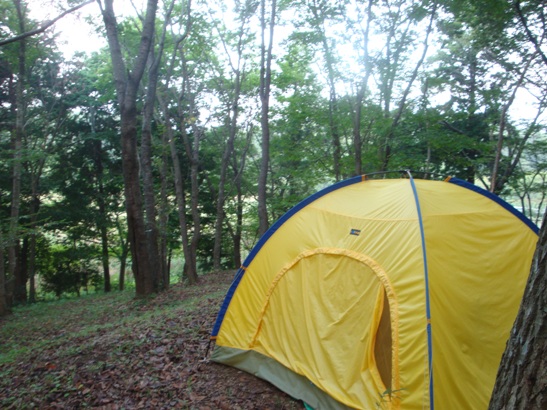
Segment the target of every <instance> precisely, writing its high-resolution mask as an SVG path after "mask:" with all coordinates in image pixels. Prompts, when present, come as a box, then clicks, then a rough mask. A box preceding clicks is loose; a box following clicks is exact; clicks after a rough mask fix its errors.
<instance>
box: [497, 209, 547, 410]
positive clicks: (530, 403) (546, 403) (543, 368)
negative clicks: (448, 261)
mask: <svg viewBox="0 0 547 410" xmlns="http://www.w3.org/2000/svg"><path fill="white" fill-rule="evenodd" d="M545 306H547V212H546V213H545V216H544V218H543V224H542V229H541V232H540V238H539V241H538V245H537V248H536V253H535V255H534V259H533V262H532V267H531V270H530V277H529V278H528V284H527V286H526V290H525V291H524V297H523V299H522V303H521V305H520V309H519V313H518V314H517V318H516V320H515V323H514V325H513V328H512V330H511V333H510V336H509V341H508V342H507V346H506V348H505V353H504V354H503V356H502V359H501V365H500V367H499V369H498V374H497V377H496V383H495V385H494V390H493V392H492V398H491V400H490V406H489V409H490V410H528V409H546V408H547V310H546V309H545Z"/></svg>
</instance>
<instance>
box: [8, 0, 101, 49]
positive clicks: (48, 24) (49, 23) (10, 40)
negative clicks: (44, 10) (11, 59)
mask: <svg viewBox="0 0 547 410" xmlns="http://www.w3.org/2000/svg"><path fill="white" fill-rule="evenodd" d="M94 2H95V0H88V1H86V2H85V3H82V4H80V5H78V6H74V7H72V8H70V9H68V10H66V11H64V12H62V13H61V14H59V15H58V16H57V17H55V18H54V19H53V20H48V21H46V22H44V23H43V24H42V25H41V26H40V27H38V28H37V29H34V30H31V31H27V32H26V33H23V34H19V35H18V36H15V37H10V38H7V39H5V40H0V46H5V45H6V44H10V43H15V42H16V41H21V40H23V39H25V38H27V37H31V36H34V35H35V34H40V33H43V32H44V31H46V30H47V29H48V28H50V27H51V26H53V25H54V24H55V23H56V22H57V21H59V20H60V19H62V18H63V17H64V16H66V15H67V14H70V13H72V12H74V11H76V10H78V9H81V8H82V7H84V6H87V5H88V4H91V3H94Z"/></svg>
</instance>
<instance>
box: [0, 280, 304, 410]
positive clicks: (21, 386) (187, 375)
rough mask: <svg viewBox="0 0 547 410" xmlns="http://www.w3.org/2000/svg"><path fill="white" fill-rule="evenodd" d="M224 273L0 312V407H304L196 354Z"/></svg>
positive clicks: (204, 342) (202, 350) (202, 351)
mask: <svg viewBox="0 0 547 410" xmlns="http://www.w3.org/2000/svg"><path fill="white" fill-rule="evenodd" d="M233 275H234V271H224V272H219V273H213V274H208V275H204V276H202V277H201V281H200V284H198V285H195V286H184V285H181V284H178V285H175V286H173V287H172V288H171V289H170V290H169V291H167V292H163V293H161V294H159V295H157V296H156V297H154V298H149V299H134V298H133V293H132V292H130V291H129V292H127V291H126V292H112V293H110V294H99V295H90V296H84V297H81V298H78V299H71V300H66V299H65V300H61V301H55V302H43V303H39V304H36V305H32V306H25V307H20V308H17V309H16V310H15V311H14V314H12V315H11V316H8V317H7V318H4V319H1V320H0V408H2V409H29V408H36V409H83V408H95V409H112V410H115V409H200V410H207V409H301V408H303V405H302V404H301V403H299V402H297V401H295V400H293V399H292V398H290V397H289V396H287V395H285V394H284V393H282V392H281V391H279V390H277V389H276V388H275V387H273V386H272V385H270V384H269V383H266V382H264V381H262V380H260V379H257V378H255V377H254V376H251V375H249V374H247V373H245V372H241V371H239V370H237V369H234V368H231V367H226V366H223V365H220V364H216V363H213V362H211V361H209V360H207V359H206V358H205V355H206V354H207V347H208V344H209V333H210V331H211V329H212V326H213V323H214V320H215V318H216V314H217V312H218V309H219V306H220V303H221V301H222V299H223V297H224V294H225V292H226V290H227V289H228V286H229V284H230V282H231V280H232V278H233ZM209 354H210V352H209Z"/></svg>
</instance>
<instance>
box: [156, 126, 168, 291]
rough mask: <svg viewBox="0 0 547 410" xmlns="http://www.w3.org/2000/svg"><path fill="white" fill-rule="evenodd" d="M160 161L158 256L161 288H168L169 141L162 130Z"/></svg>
mask: <svg viewBox="0 0 547 410" xmlns="http://www.w3.org/2000/svg"><path fill="white" fill-rule="evenodd" d="M162 145H163V150H162V161H161V167H160V175H161V185H160V209H159V220H158V222H159V226H158V230H159V235H160V236H159V256H160V260H161V261H162V270H161V272H160V276H161V280H160V284H161V285H162V289H163V290H167V289H168V288H169V254H168V251H167V247H168V241H167V231H168V223H169V199H168V192H167V179H168V175H169V166H168V164H169V154H168V149H169V142H168V141H167V133H166V132H164V133H163V135H162Z"/></svg>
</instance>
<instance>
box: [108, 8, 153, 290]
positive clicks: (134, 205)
mask: <svg viewBox="0 0 547 410" xmlns="http://www.w3.org/2000/svg"><path fill="white" fill-rule="evenodd" d="M157 3H158V2H157V0H148V2H147V9H146V16H145V19H144V22H143V28H142V34H141V42H140V47H139V53H138V55H137V57H136V58H135V59H134V63H133V68H132V70H131V71H129V70H127V69H126V66H125V63H124V60H123V55H122V51H121V46H120V42H119V38H118V27H117V21H116V17H115V13H114V8H113V0H105V2H104V8H102V14H103V20H104V24H105V28H106V33H107V39H108V45H109V48H110V55H111V58H112V68H113V73H114V81H115V85H116V94H117V97H118V103H119V106H120V116H121V148H122V168H123V177H124V192H125V207H126V213H127V228H128V234H129V243H130V249H131V261H132V270H133V275H134V277H135V288H136V294H137V296H146V295H149V294H151V293H153V292H154V291H155V290H156V289H155V287H154V274H153V271H152V269H153V267H152V266H151V260H150V259H151V256H150V246H149V238H148V236H147V234H146V224H145V221H144V214H143V203H142V202H143V200H142V193H141V187H140V175H139V161H138V149H137V93H138V91H139V85H140V83H141V79H142V76H143V74H144V70H145V67H146V61H147V59H148V56H149V51H150V47H151V46H152V42H153V38H154V27H155V17H156V9H157Z"/></svg>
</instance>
